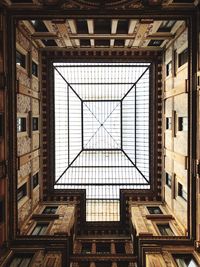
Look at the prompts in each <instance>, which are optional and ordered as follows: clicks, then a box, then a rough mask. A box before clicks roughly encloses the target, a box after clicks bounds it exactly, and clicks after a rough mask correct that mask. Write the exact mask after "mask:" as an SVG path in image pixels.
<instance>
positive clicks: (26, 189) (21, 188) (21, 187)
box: [17, 182, 28, 203]
mask: <svg viewBox="0 0 200 267" xmlns="http://www.w3.org/2000/svg"><path fill="white" fill-rule="evenodd" d="M27 186H28V185H27V182H25V183H24V184H22V185H21V186H20V187H19V188H18V189H17V202H18V203H19V202H20V201H21V200H22V199H23V198H25V197H26V196H27V195H28V188H27ZM24 188H25V189H24ZM20 190H22V191H23V190H24V192H25V193H24V192H23V195H21V196H20V197H18V194H19V192H18V191H20Z"/></svg>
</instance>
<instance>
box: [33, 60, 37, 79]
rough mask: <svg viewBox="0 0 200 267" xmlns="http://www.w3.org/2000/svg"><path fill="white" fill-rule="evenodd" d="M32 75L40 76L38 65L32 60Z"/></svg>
mask: <svg viewBox="0 0 200 267" xmlns="http://www.w3.org/2000/svg"><path fill="white" fill-rule="evenodd" d="M32 75H34V76H36V77H38V65H37V64H36V63H35V62H34V61H32Z"/></svg>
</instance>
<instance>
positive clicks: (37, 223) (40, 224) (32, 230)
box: [30, 221, 50, 236]
mask: <svg viewBox="0 0 200 267" xmlns="http://www.w3.org/2000/svg"><path fill="white" fill-rule="evenodd" d="M43 225H44V226H46V227H42V226H43ZM49 225H50V222H40V221H38V222H36V224H35V225H34V227H33V228H32V229H31V232H30V235H31V236H44V235H47V233H48V228H49ZM38 226H39V227H40V229H39V231H38V232H37V233H36V234H33V233H34V231H35V230H36V228H37V227H38ZM43 229H45V233H44V234H41V231H43Z"/></svg>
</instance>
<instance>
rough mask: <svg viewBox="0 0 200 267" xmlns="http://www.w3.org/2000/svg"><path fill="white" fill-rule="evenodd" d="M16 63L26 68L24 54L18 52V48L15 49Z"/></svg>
mask: <svg viewBox="0 0 200 267" xmlns="http://www.w3.org/2000/svg"><path fill="white" fill-rule="evenodd" d="M16 64H17V65H19V66H21V67H23V68H24V69H25V68H26V56H25V55H24V54H22V53H20V52H19V51H18V50H16Z"/></svg>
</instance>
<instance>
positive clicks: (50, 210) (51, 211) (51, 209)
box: [42, 206, 58, 214]
mask: <svg viewBox="0 0 200 267" xmlns="http://www.w3.org/2000/svg"><path fill="white" fill-rule="evenodd" d="M57 209H58V206H47V207H45V209H44V210H43V212H42V214H55V213H56V211H57Z"/></svg>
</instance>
